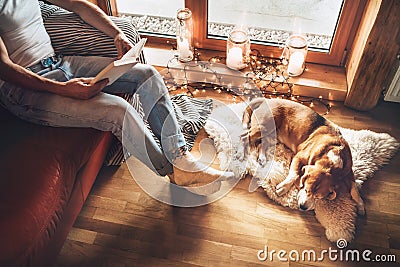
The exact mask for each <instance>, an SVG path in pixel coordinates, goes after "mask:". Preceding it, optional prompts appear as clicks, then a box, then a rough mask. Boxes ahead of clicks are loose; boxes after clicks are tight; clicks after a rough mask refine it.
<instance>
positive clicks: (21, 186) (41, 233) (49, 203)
mask: <svg viewBox="0 0 400 267" xmlns="http://www.w3.org/2000/svg"><path fill="white" fill-rule="evenodd" d="M0 124H1V125H2V132H0V147H1V151H0V265H2V264H4V263H5V264H7V263H11V262H8V261H10V260H13V262H12V263H13V264H14V263H15V262H14V260H15V259H21V260H22V259H24V258H25V257H26V256H27V255H30V256H32V254H34V252H35V251H38V250H39V249H40V248H41V246H43V244H45V243H47V242H48V240H49V239H50V238H51V236H52V234H53V233H54V231H55V228H56V227H57V224H58V222H59V221H60V218H62V213H63V209H64V207H65V206H66V204H67V202H68V200H69V197H70V194H71V191H72V188H73V186H74V182H75V177H76V173H77V172H78V171H79V170H80V169H81V168H82V167H83V165H84V164H85V162H86V161H87V160H88V158H89V157H90V155H91V153H92V152H93V150H94V149H95V148H96V145H97V144H98V142H99V141H100V139H101V137H102V135H103V134H104V133H102V132H100V131H96V130H93V129H86V128H68V129H66V128H54V127H45V126H39V125H34V124H31V123H28V122H24V121H21V120H19V119H16V118H15V117H14V116H12V115H11V114H9V113H8V112H6V111H5V110H4V109H2V108H0ZM24 260H25V259H24Z"/></svg>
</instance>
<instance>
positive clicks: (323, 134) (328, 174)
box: [241, 98, 365, 214]
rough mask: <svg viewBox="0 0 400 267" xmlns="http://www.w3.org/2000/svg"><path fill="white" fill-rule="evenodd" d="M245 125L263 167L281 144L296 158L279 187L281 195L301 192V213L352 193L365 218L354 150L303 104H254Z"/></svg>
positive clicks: (255, 101)
mask: <svg viewBox="0 0 400 267" xmlns="http://www.w3.org/2000/svg"><path fill="white" fill-rule="evenodd" d="M242 122H243V127H244V129H245V132H244V133H243V134H242V136H241V138H242V141H243V142H244V146H245V149H247V151H249V152H251V151H255V152H256V153H257V157H258V161H259V162H260V164H265V162H266V156H265V153H266V150H267V149H268V146H270V145H271V144H272V145H274V144H275V143H276V140H278V141H279V142H281V143H283V144H284V145H286V146H287V147H288V148H289V149H290V150H292V151H293V153H294V156H293V159H292V162H291V164H290V168H289V174H288V175H287V177H286V179H285V180H284V181H282V182H281V183H280V184H278V185H277V187H276V190H277V191H276V192H277V194H278V195H283V194H285V193H286V192H288V191H289V189H290V188H291V186H292V185H293V184H294V185H295V186H296V187H297V188H298V189H299V193H298V205H299V208H300V209H301V210H312V209H314V206H315V200H317V199H328V200H334V199H335V198H336V197H337V196H338V195H339V194H344V193H346V192H350V195H351V197H352V199H353V200H354V201H355V203H356V204H357V208H358V212H359V214H364V212H365V208H364V202H363V200H362V198H361V197H360V195H359V192H358V189H357V187H356V184H355V179H354V174H353V171H352V165H353V162H352V157H351V151H350V147H349V145H348V143H347V142H346V140H345V139H344V138H343V137H342V135H341V133H340V130H339V129H338V127H337V126H336V125H334V124H333V123H331V122H330V121H328V120H327V119H325V118H324V117H322V116H321V115H319V114H318V113H316V112H315V111H313V110H312V109H311V108H308V107H306V106H304V105H302V104H300V103H297V102H294V101H290V100H284V99H265V98H255V99H253V100H252V101H251V102H250V103H249V105H248V106H247V108H246V110H245V112H244V114H243V121H242ZM275 135H276V136H275ZM271 139H274V140H275V142H271Z"/></svg>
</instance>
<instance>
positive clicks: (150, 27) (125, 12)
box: [117, 0, 185, 36]
mask: <svg viewBox="0 0 400 267" xmlns="http://www.w3.org/2000/svg"><path fill="white" fill-rule="evenodd" d="M183 7H185V1H184V0H145V1H143V0H117V9H118V13H119V14H120V16H122V17H130V18H132V22H133V23H134V25H135V26H136V28H137V29H138V30H139V32H141V33H146V34H155V35H167V36H175V18H176V13H177V10H178V9H180V8H183Z"/></svg>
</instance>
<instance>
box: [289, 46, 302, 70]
mask: <svg viewBox="0 0 400 267" xmlns="http://www.w3.org/2000/svg"><path fill="white" fill-rule="evenodd" d="M304 60H305V58H304V55H303V53H301V52H298V51H296V52H294V53H293V54H292V55H290V58H289V65H288V72H289V74H290V75H293V76H298V75H300V74H302V73H303V66H304Z"/></svg>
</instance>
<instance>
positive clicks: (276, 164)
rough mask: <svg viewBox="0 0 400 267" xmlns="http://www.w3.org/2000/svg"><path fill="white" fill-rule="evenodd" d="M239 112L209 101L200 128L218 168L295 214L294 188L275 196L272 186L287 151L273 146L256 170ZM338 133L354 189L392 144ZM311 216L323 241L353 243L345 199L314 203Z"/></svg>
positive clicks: (284, 167) (284, 168) (351, 214)
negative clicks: (243, 138)
mask: <svg viewBox="0 0 400 267" xmlns="http://www.w3.org/2000/svg"><path fill="white" fill-rule="evenodd" d="M245 107H246V104H245V103H238V104H229V105H224V104H222V103H218V102H215V103H214V110H213V112H212V113H211V115H210V117H209V118H208V120H207V122H206V124H205V130H206V132H207V133H208V135H209V137H210V138H211V139H213V141H214V145H215V147H216V150H217V156H218V159H219V161H220V165H221V168H222V169H227V170H230V171H233V172H234V173H235V174H236V176H237V177H241V178H243V177H244V176H245V175H246V174H250V175H251V176H252V177H253V178H252V181H251V183H250V187H249V191H254V190H256V189H257V188H258V187H260V186H261V187H262V188H263V189H264V190H265V192H266V195H267V196H268V197H269V198H271V199H272V200H274V201H275V202H276V203H278V204H280V205H283V206H287V207H289V208H292V209H298V205H297V189H296V188H295V187H294V186H293V187H292V188H291V190H290V191H289V192H288V193H287V194H285V195H283V196H281V197H279V196H277V195H276V192H275V186H276V185H277V184H279V183H280V182H281V181H282V180H284V179H285V177H286V175H287V173H288V171H289V166H290V162H291V159H292V156H293V153H292V151H290V150H289V149H287V148H286V147H285V146H284V145H283V144H280V143H278V144H277V145H276V148H275V151H272V153H274V154H273V155H272V157H270V158H269V159H270V160H269V161H268V162H267V164H265V165H264V166H260V164H259V163H258V162H257V160H256V156H255V155H247V153H245V152H244V149H243V144H242V142H241V141H240V137H239V136H240V134H241V133H242V131H243V128H242V122H241V118H242V114H243V112H244V109H245ZM340 129H341V132H342V134H343V136H344V138H345V139H346V140H347V142H348V143H349V145H350V148H351V152H352V157H353V171H354V174H355V177H356V182H357V185H358V186H359V187H361V186H362V184H363V183H364V182H365V181H366V180H367V179H368V178H370V177H372V176H373V175H374V172H375V171H376V170H378V168H380V167H381V166H382V165H384V164H385V163H388V161H389V160H390V158H392V157H393V155H394V154H395V153H396V151H397V149H398V148H399V143H398V142H397V141H396V139H394V138H393V137H391V136H390V135H388V134H386V133H375V132H372V131H369V130H351V129H345V128H340ZM314 211H315V215H316V218H317V219H318V221H319V222H320V223H321V225H322V226H323V227H324V228H325V230H326V231H325V234H326V237H327V239H328V240H329V241H331V242H336V241H337V240H339V239H345V240H346V241H348V242H350V241H351V240H352V239H353V238H354V232H355V222H356V217H357V208H356V205H355V203H354V201H353V200H352V199H351V198H350V195H346V196H340V197H338V198H336V200H334V201H326V200H321V201H318V202H317V203H316V206H315V210H314Z"/></svg>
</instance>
